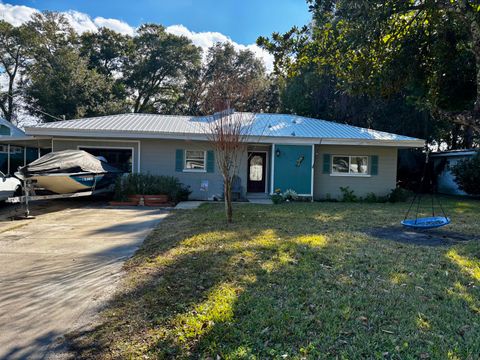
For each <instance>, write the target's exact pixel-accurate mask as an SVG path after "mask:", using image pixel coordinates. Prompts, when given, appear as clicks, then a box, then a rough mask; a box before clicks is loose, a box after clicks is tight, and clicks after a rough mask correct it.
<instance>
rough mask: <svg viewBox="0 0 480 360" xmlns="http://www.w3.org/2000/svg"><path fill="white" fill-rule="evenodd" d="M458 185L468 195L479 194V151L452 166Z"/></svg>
mask: <svg viewBox="0 0 480 360" xmlns="http://www.w3.org/2000/svg"><path fill="white" fill-rule="evenodd" d="M452 173H453V174H454V175H455V181H456V182H457V184H458V187H459V188H460V189H461V190H463V191H465V192H466V193H467V194H469V195H480V152H478V153H477V154H476V155H475V156H473V157H472V158H470V159H466V160H463V161H460V162H459V163H458V164H457V165H456V166H454V167H453V168H452Z"/></svg>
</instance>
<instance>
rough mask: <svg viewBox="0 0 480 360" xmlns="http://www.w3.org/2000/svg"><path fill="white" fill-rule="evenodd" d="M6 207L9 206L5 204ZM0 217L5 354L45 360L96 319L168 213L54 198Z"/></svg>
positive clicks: (0, 330)
mask: <svg viewBox="0 0 480 360" xmlns="http://www.w3.org/2000/svg"><path fill="white" fill-rule="evenodd" d="M3 211H5V209H3ZM39 212H40V213H41V214H40V215H39V216H37V218H36V219H35V220H27V221H20V222H10V221H1V222H0V289H1V290H0V359H25V358H28V359H32V358H33V359H43V358H48V357H50V356H51V355H52V354H55V353H56V352H57V351H58V349H57V348H58V347H60V344H61V343H62V335H63V334H65V333H67V332H69V331H71V330H74V329H77V328H78V327H80V326H82V325H84V324H85V323H87V322H88V321H90V320H92V317H93V315H94V314H95V313H96V311H97V310H98V308H99V307H100V306H101V305H102V304H103V303H104V301H105V300H106V299H108V297H109V295H110V294H111V292H112V291H113V290H114V288H115V285H116V283H117V282H118V280H119V279H120V276H121V268H122V264H123V262H124V261H125V260H126V259H127V258H128V257H130V256H131V255H132V254H133V253H134V252H135V250H136V249H137V248H138V246H139V245H140V244H141V243H142V241H143V240H144V239H145V237H146V236H147V235H148V233H149V232H150V231H151V230H152V229H153V228H154V226H155V225H156V224H157V223H158V222H159V221H160V220H161V219H162V218H164V217H165V216H167V213H166V212H165V211H161V210H158V209H153V208H110V207H107V206H105V205H102V204H101V203H93V205H87V203H79V202H73V203H72V202H70V203H69V202H63V203H62V202H55V203H53V202H52V205H50V207H49V206H44V207H43V208H42V206H41V205H40V206H39V207H38V208H34V209H33V213H34V215H38V213H39Z"/></svg>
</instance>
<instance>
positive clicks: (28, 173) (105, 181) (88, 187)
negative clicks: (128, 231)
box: [15, 150, 123, 195]
mask: <svg viewBox="0 0 480 360" xmlns="http://www.w3.org/2000/svg"><path fill="white" fill-rule="evenodd" d="M122 174H123V171H122V170H119V169H117V168H116V167H114V166H111V165H110V164H108V163H107V162H106V161H102V160H101V159H98V158H96V157H95V156H93V155H91V154H89V153H88V152H86V151H83V150H64V151H57V152H51V153H49V154H46V155H44V156H42V157H40V158H38V159H37V160H35V161H33V162H31V163H30V164H28V165H26V166H23V167H21V168H19V170H18V172H16V173H15V176H17V177H18V178H19V179H21V180H24V181H29V182H31V183H32V184H33V187H34V189H44V190H47V191H49V192H51V193H53V194H72V193H79V192H91V193H92V195H95V194H96V193H100V192H106V191H113V189H114V184H115V180H116V179H117V177H118V176H120V175H122Z"/></svg>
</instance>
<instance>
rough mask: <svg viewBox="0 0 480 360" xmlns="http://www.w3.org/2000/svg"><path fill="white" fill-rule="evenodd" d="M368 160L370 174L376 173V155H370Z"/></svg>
mask: <svg viewBox="0 0 480 360" xmlns="http://www.w3.org/2000/svg"><path fill="white" fill-rule="evenodd" d="M370 161H371V162H372V165H371V167H370V175H378V156H377V155H372V156H371V157H370Z"/></svg>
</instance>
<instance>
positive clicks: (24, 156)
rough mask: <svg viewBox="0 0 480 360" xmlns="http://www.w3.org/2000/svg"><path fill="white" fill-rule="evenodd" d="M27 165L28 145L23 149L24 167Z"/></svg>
mask: <svg viewBox="0 0 480 360" xmlns="http://www.w3.org/2000/svg"><path fill="white" fill-rule="evenodd" d="M25 165H27V145H25V146H24V147H23V166H25Z"/></svg>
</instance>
